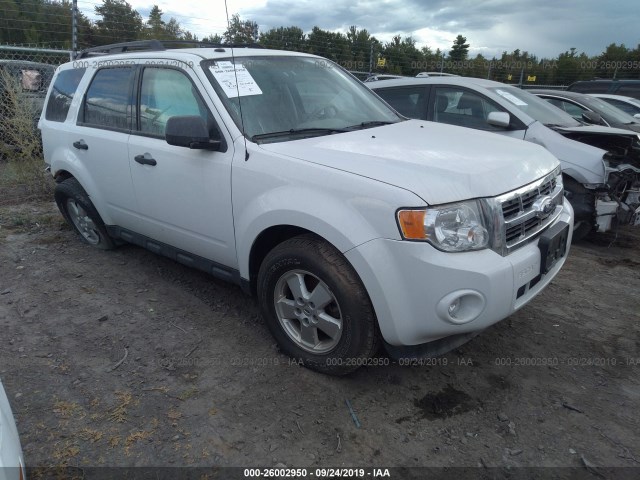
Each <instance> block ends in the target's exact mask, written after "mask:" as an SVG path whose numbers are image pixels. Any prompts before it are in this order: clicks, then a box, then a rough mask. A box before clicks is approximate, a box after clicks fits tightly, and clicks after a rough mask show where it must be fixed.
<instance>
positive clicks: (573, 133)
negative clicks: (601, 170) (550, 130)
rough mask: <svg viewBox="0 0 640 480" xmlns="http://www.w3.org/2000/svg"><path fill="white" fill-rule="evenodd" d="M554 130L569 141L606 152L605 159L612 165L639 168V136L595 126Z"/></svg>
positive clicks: (629, 131) (634, 133) (618, 129)
mask: <svg viewBox="0 0 640 480" xmlns="http://www.w3.org/2000/svg"><path fill="white" fill-rule="evenodd" d="M554 129H555V130H556V131H557V132H558V133H560V134H561V135H563V136H565V137H567V138H570V139H571V140H576V141H578V142H581V143H586V144H587V145H592V146H594V147H597V148H601V149H603V150H606V152H607V154H606V156H605V158H606V160H607V161H608V162H610V163H611V164H612V165H618V164H620V163H630V164H634V165H637V166H640V142H639V140H640V136H638V134H637V133H636V132H633V131H631V130H622V129H620V128H610V127H600V126H595V125H594V126H584V127H569V128H566V127H556V128H554Z"/></svg>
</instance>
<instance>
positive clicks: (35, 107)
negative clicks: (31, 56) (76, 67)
mask: <svg viewBox="0 0 640 480" xmlns="http://www.w3.org/2000/svg"><path fill="white" fill-rule="evenodd" d="M54 72H55V67H54V66H53V65H48V64H46V63H38V62H29V61H26V60H0V144H2V145H5V144H8V145H10V146H11V145H15V144H16V138H14V137H16V135H18V136H23V133H22V132H20V133H17V132H16V128H19V127H18V125H20V124H21V122H22V120H23V119H24V116H25V115H26V116H28V118H30V119H31V120H32V125H33V131H36V129H37V124H38V119H39V118H40V113H41V112H42V106H43V105H44V99H45V96H46V94H47V89H48V88H49V84H50V83H51V78H52V77H53V74H54ZM17 117H20V119H18V118H17Z"/></svg>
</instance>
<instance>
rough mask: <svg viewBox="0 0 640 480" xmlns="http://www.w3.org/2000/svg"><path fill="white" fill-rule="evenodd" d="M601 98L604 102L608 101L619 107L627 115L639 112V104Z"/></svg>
mask: <svg viewBox="0 0 640 480" xmlns="http://www.w3.org/2000/svg"><path fill="white" fill-rule="evenodd" d="M601 100H604V101H605V102H607V103H610V104H611V105H613V106H614V107H616V108H619V109H620V110H622V111H623V112H627V113H628V114H629V115H635V114H636V113H640V105H639V106H637V107H636V106H634V105H632V104H630V103H627V102H623V101H620V100H618V99H615V98H601Z"/></svg>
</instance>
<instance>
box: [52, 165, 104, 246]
mask: <svg viewBox="0 0 640 480" xmlns="http://www.w3.org/2000/svg"><path fill="white" fill-rule="evenodd" d="M55 199H56V203H57V204H58V209H60V212H61V213H62V215H63V216H64V218H65V220H67V222H68V223H69V224H70V225H71V226H72V227H73V229H74V230H75V231H76V232H77V233H78V234H79V235H80V238H81V239H82V241H83V242H84V243H87V244H89V245H91V246H94V247H96V248H100V249H102V250H110V249H112V248H114V247H115V243H114V241H113V239H112V238H111V237H110V236H109V234H108V233H107V229H106V228H105V226H104V222H103V221H102V218H100V215H99V214H98V211H97V210H96V209H95V207H94V206H93V203H91V200H90V199H89V195H87V192H85V191H84V189H83V188H82V186H81V185H80V183H78V181H77V180H76V179H75V178H73V177H71V178H67V179H66V180H64V181H62V182H61V183H59V184H58V185H56V190H55Z"/></svg>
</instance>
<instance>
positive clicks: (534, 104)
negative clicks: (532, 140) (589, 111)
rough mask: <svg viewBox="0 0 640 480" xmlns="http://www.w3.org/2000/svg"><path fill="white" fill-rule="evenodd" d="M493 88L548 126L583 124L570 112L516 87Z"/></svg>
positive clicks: (495, 91)
mask: <svg viewBox="0 0 640 480" xmlns="http://www.w3.org/2000/svg"><path fill="white" fill-rule="evenodd" d="M489 90H491V91H492V92H494V93H497V94H498V95H500V96H501V97H502V98H504V99H505V100H507V101H509V102H510V103H512V104H513V105H515V106H516V107H518V108H519V109H520V110H522V111H523V112H524V113H526V114H527V115H529V116H530V117H531V118H533V119H534V120H537V121H539V122H540V123H543V124H545V125H548V126H560V127H578V126H580V125H582V124H581V123H580V122H578V121H577V120H576V119H574V118H573V117H572V116H571V115H569V114H568V113H565V112H563V111H562V110H560V109H559V108H557V107H554V106H553V105H551V104H550V103H549V102H547V101H546V100H543V99H541V98H539V97H536V96H535V95H533V94H532V93H529V92H525V91H524V90H520V89H519V88H515V87H509V86H504V87H492V88H490V89H489Z"/></svg>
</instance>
